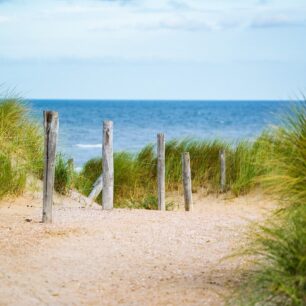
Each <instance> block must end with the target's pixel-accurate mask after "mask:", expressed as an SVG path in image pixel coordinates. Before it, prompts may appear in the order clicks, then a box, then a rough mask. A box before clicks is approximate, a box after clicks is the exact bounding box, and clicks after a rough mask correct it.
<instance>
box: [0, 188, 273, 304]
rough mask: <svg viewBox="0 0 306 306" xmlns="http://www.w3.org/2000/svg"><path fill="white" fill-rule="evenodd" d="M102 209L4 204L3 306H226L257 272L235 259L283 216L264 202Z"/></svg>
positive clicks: (61, 201)
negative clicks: (47, 211) (46, 220)
mask: <svg viewBox="0 0 306 306" xmlns="http://www.w3.org/2000/svg"><path fill="white" fill-rule="evenodd" d="M171 200H173V201H175V202H176V203H178V204H180V207H179V211H173V212H172V211H171V212H158V211H146V210H126V209H115V210H113V211H103V210H102V209H101V208H100V207H97V206H94V207H92V208H88V209H84V208H82V207H81V205H80V203H78V202H76V201H74V200H72V199H71V198H68V197H57V198H56V199H55V202H56V205H55V206H54V213H53V224H52V225H45V224H42V223H40V220H41V203H42V200H41V194H40V193H36V194H34V193H28V194H26V195H24V196H22V197H19V198H17V199H14V200H11V201H10V200H5V201H2V202H0V227H1V229H0V284H1V286H0V305H223V303H224V297H228V296H229V295H230V294H231V292H232V290H233V289H234V288H236V287H237V286H239V284H240V283H241V281H242V279H243V278H245V277H246V275H247V271H248V270H249V269H250V266H249V264H248V262H247V260H246V258H242V257H233V258H227V259H225V257H226V256H230V255H232V254H233V253H235V252H237V251H239V250H241V249H242V248H243V247H245V246H246V245H247V239H246V236H245V234H246V233H247V232H248V231H249V229H250V227H251V226H252V224H253V223H254V222H258V221H263V220H265V219H266V218H268V216H269V215H270V214H271V212H272V211H273V209H274V208H275V204H274V203H273V201H270V200H267V199H266V198H265V197H264V196H262V195H261V193H258V192H257V193H252V194H250V195H248V196H243V197H239V198H236V199H226V200H225V199H224V196H223V197H221V196H220V197H218V198H217V197H216V196H213V195H211V196H208V197H205V198H204V197H201V196H199V195H194V201H195V207H194V212H192V213H190V212H184V211H182V204H183V200H182V197H178V196H172V197H171Z"/></svg>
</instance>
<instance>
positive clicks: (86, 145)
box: [76, 143, 102, 149]
mask: <svg viewBox="0 0 306 306" xmlns="http://www.w3.org/2000/svg"><path fill="white" fill-rule="evenodd" d="M76 147H78V148H83V149H92V148H99V149H100V148H102V143H97V144H83V143H78V144H77V145H76Z"/></svg>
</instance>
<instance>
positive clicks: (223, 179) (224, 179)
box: [220, 149, 226, 192]
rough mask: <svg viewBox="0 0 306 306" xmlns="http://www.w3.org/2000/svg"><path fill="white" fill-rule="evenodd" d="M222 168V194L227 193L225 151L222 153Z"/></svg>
mask: <svg viewBox="0 0 306 306" xmlns="http://www.w3.org/2000/svg"><path fill="white" fill-rule="evenodd" d="M220 164H221V165H220V167H221V192H225V191H226V156H225V150H224V149H222V150H221V151H220Z"/></svg>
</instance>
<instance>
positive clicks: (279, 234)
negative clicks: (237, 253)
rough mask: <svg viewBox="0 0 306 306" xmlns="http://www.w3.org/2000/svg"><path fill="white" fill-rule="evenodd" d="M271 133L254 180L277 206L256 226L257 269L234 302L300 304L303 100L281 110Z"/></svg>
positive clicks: (304, 221)
mask: <svg viewBox="0 0 306 306" xmlns="http://www.w3.org/2000/svg"><path fill="white" fill-rule="evenodd" d="M273 138H274V140H273V142H269V143H272V150H271V151H270V156H271V157H270V158H269V159H266V160H265V161H264V167H265V168H266V173H265V174H264V175H262V176H261V177H260V180H261V182H262V184H263V185H264V186H265V187H266V188H267V190H268V191H269V192H270V193H271V194H274V195H275V197H277V198H278V200H279V201H280V203H281V204H282V208H281V210H280V211H279V212H278V213H277V214H276V215H275V217H274V219H273V220H269V223H268V224H266V225H264V226H260V230H259V233H257V235H256V239H255V244H254V245H255V247H253V248H252V249H251V253H252V254H255V255H258V258H259V261H258V263H257V264H258V265H257V268H258V269H257V272H255V273H253V274H252V275H251V276H250V278H249V279H248V281H247V283H245V284H243V290H242V291H243V293H242V294H240V296H239V298H238V300H235V302H234V304H235V305H237V303H238V302H237V301H239V302H240V303H241V304H242V305H296V306H302V305H306V205H305V204H306V187H305V186H306V185H305V183H306V104H301V105H300V106H299V107H297V108H296V109H295V110H294V111H293V112H290V113H289V114H288V115H287V119H286V121H285V124H284V126H283V127H282V128H280V129H278V131H276V132H275V134H274V135H273ZM265 141H267V140H265Z"/></svg>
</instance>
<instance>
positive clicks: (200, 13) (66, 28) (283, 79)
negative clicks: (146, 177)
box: [0, 0, 306, 100]
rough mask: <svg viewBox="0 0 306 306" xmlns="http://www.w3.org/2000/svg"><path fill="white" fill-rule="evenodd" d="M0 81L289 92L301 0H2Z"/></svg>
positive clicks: (301, 63)
mask: <svg viewBox="0 0 306 306" xmlns="http://www.w3.org/2000/svg"><path fill="white" fill-rule="evenodd" d="M0 83H2V84H4V85H2V87H5V88H16V90H17V91H18V92H19V93H21V94H22V95H23V96H25V97H28V98H91V99H94V98H101V99H281V100H283V99H287V98H292V97H294V96H296V95H297V94H298V93H299V92H300V91H304V92H306V0H87V1H85V0H83V1H82V0H52V1H49V0H44V1H41V0H40V1H39V0H37V1H35V0H0Z"/></svg>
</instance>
